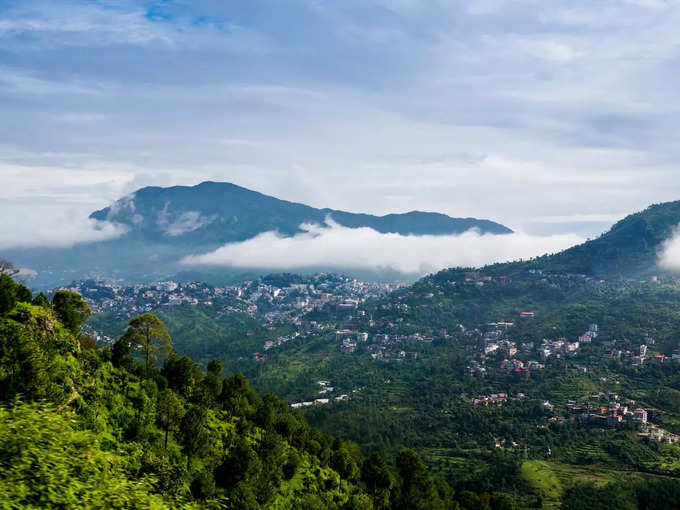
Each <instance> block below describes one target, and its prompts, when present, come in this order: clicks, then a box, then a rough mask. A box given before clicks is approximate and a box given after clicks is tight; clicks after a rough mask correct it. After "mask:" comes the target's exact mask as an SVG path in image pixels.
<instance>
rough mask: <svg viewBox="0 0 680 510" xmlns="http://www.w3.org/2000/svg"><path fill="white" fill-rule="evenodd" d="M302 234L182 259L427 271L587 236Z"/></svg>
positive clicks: (272, 236) (525, 253)
mask: <svg viewBox="0 0 680 510" xmlns="http://www.w3.org/2000/svg"><path fill="white" fill-rule="evenodd" d="M300 229H301V230H303V232H302V233H300V234H297V235H295V236H293V237H284V236H282V235H281V234H279V233H278V232H273V231H270V232H265V233H262V234H260V235H258V236H256V237H253V238H252V239H248V240H246V241H243V242H239V243H229V244H226V245H224V246H222V247H221V248H219V249H217V250H215V251H213V252H210V253H205V254H201V255H192V256H189V257H186V258H185V259H183V261H182V263H183V264H185V265H189V266H226V267H239V268H253V269H256V268H265V267H266V268H271V269H276V270H293V269H300V268H313V267H333V268H342V269H376V270H383V269H391V270H395V271H398V272H400V273H403V274H419V275H422V274H425V273H429V272H433V271H438V270H440V269H444V268H446V267H453V266H481V265H484V264H489V263H493V262H504V261H512V260H517V259H527V258H531V257H533V256H537V255H543V254H545V253H553V252H556V251H560V250H563V249H565V248H568V247H570V246H573V245H575V244H578V243H580V242H583V239H582V238H580V237H579V236H576V235H573V234H567V235H554V236H549V237H538V236H531V235H527V234H521V233H514V234H509V235H500V236H499V235H491V234H486V235H482V234H480V233H479V232H477V231H474V230H470V231H467V232H465V233H463V234H460V235H456V236H454V235H451V236H432V235H428V236H404V235H400V234H382V233H380V232H378V231H376V230H373V229H371V228H367V227H366V228H356V229H354V228H347V227H343V226H341V225H338V224H337V223H334V222H332V221H327V222H326V225H323V226H322V225H312V224H304V225H301V226H300Z"/></svg>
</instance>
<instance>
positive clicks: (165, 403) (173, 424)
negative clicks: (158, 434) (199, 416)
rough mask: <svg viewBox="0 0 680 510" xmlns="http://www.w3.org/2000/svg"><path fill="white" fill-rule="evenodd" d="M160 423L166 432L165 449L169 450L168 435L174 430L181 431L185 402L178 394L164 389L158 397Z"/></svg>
mask: <svg viewBox="0 0 680 510" xmlns="http://www.w3.org/2000/svg"><path fill="white" fill-rule="evenodd" d="M156 409H157V413H158V422H159V423H160V425H161V427H163V429H164V430H165V449H166V450H167V449H168V433H169V432H170V430H171V429H172V430H173V432H176V431H178V430H179V425H180V423H181V420H182V418H183V417H184V412H185V411H184V402H183V401H182V399H181V398H180V397H179V396H177V394H176V393H175V392H174V391H172V390H170V389H167V388H166V389H164V390H163V391H161V393H160V395H158V406H157V408H156Z"/></svg>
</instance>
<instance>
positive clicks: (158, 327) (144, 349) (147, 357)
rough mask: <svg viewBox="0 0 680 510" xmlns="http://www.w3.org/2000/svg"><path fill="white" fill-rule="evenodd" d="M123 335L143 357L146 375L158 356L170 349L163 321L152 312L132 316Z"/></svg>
mask: <svg viewBox="0 0 680 510" xmlns="http://www.w3.org/2000/svg"><path fill="white" fill-rule="evenodd" d="M125 337H126V339H127V340H128V341H129V342H130V345H131V346H132V347H133V348H134V349H136V350H137V351H139V352H140V353H141V354H142V356H143V357H144V362H145V365H146V375H147V376H148V375H149V369H150V368H151V365H152V364H153V363H154V362H155V361H156V360H157V359H158V356H159V355H167V354H168V353H169V352H170V349H171V344H170V333H168V330H167V329H165V324H163V321H161V320H160V319H159V318H158V317H156V316H155V315H154V314H152V313H145V314H142V315H139V316H137V317H133V318H132V319H131V320H130V325H129V327H128V329H127V332H126V333H125Z"/></svg>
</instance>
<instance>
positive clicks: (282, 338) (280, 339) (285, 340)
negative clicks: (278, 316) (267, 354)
mask: <svg viewBox="0 0 680 510" xmlns="http://www.w3.org/2000/svg"><path fill="white" fill-rule="evenodd" d="M298 336H300V333H298V332H297V331H295V332H293V333H292V334H291V335H290V336H280V337H278V338H277V339H276V340H267V341H266V342H265V343H264V345H263V349H264V350H265V351H268V350H269V349H272V348H274V347H279V346H281V345H283V344H286V343H288V342H290V341H291V340H293V339H295V338H297V337H298Z"/></svg>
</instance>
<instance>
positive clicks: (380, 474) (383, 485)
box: [361, 453, 392, 509]
mask: <svg viewBox="0 0 680 510" xmlns="http://www.w3.org/2000/svg"><path fill="white" fill-rule="evenodd" d="M361 481H362V482H364V484H366V489H368V492H369V493H370V494H371V496H372V497H373V507H374V508H376V509H377V508H382V507H384V505H385V500H386V499H387V498H386V496H387V495H388V494H389V490H390V488H391V487H392V480H391V479H390V473H389V471H388V469H387V465H386V464H385V459H383V458H382V457H381V456H380V455H378V454H377V453H373V454H371V455H370V456H369V457H368V458H367V459H366V460H365V461H364V463H363V465H362V466H361Z"/></svg>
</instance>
